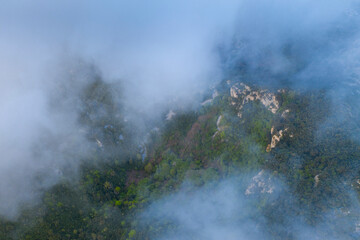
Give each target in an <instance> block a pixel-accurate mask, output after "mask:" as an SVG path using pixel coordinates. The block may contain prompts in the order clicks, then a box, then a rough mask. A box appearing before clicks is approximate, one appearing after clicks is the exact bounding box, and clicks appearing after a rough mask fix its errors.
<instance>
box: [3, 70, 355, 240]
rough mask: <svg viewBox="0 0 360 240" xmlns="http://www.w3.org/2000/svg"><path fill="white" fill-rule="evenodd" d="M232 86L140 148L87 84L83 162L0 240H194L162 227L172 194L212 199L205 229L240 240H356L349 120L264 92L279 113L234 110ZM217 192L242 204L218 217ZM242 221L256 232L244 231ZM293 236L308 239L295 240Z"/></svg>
mask: <svg viewBox="0 0 360 240" xmlns="http://www.w3.org/2000/svg"><path fill="white" fill-rule="evenodd" d="M235 84H239V80H232V81H225V80H224V81H223V82H221V83H220V84H219V85H218V86H217V87H216V88H215V89H210V90H209V94H208V98H210V99H211V100H209V101H206V102H205V103H204V104H203V105H201V106H199V107H198V108H197V109H195V110H181V109H180V110H179V109H174V111H175V113H176V115H174V116H170V117H168V118H167V120H163V121H154V124H152V125H151V124H150V126H148V128H147V132H146V134H145V135H146V137H139V136H140V133H139V132H137V130H136V127H135V126H134V124H133V123H132V122H131V121H126V120H124V115H123V112H124V111H125V110H124V109H123V108H122V107H121V106H119V105H117V104H116V103H115V101H114V97H115V96H114V94H118V93H114V92H112V91H111V89H112V88H111V87H112V86H111V84H108V83H104V82H103V81H102V80H101V78H100V77H95V78H94V80H93V81H92V82H91V83H90V84H89V85H88V86H87V87H86V88H84V90H83V93H82V96H81V101H82V105H83V107H82V108H81V111H80V112H79V116H78V121H79V123H81V124H82V125H83V126H84V128H85V129H86V131H87V138H88V139H89V142H91V143H92V145H91V147H90V150H89V151H90V153H91V154H89V155H90V156H91V157H86V158H84V159H82V165H81V167H80V169H79V173H78V176H77V177H72V178H69V177H67V175H66V173H64V175H63V178H62V180H61V181H60V182H59V183H58V184H56V185H55V186H53V187H52V188H51V189H49V190H47V191H46V192H45V193H44V194H43V195H42V196H41V200H40V201H39V202H38V203H37V204H36V205H35V206H23V210H22V211H21V215H20V216H19V217H18V218H17V219H15V220H7V219H2V220H1V224H0V239H7V240H11V239H27V240H31V239H34V240H35V239H36V240H40V239H44V240H45V239H46V240H50V239H93V240H102V239H203V238H202V237H204V235H200V234H201V232H199V231H197V230H196V228H194V229H188V228H184V224H179V219H177V218H176V217H173V216H177V214H178V213H177V212H175V210H174V208H177V207H179V208H180V211H181V205H182V201H181V199H182V198H181V195H182V194H185V195H186V196H189V198H190V199H194V201H200V202H202V201H203V202H204V204H207V201H208V200H207V198H213V201H214V202H215V204H210V207H209V208H204V209H205V211H206V212H205V213H202V215H203V216H204V218H207V217H208V216H209V217H210V218H211V216H212V214H210V213H211V212H219V213H220V214H219V216H217V217H214V218H215V220H214V221H216V222H217V223H218V224H219V225H220V226H222V224H225V225H226V224H230V225H231V226H234V227H235V228H236V229H237V228H241V229H243V228H244V229H245V230H243V233H244V234H245V238H244V239H260V238H262V237H261V236H266V238H263V239H302V237H303V236H310V238H312V239H315V238H314V236H316V237H320V238H319V239H325V238H329V239H333V238H335V239H358V238H359V237H360V235H359V234H360V232H359V228H360V212H359V208H358V206H357V205H356V203H357V202H358V196H359V193H360V182H359V179H360V175H359V173H360V172H359V170H360V169H359V167H360V166H359V158H360V144H359V142H358V139H356V137H354V133H356V132H357V131H358V130H359V129H358V127H359V126H358V123H357V122H356V116H353V115H355V114H356V113H355V112H352V109H351V107H350V108H349V107H347V106H345V105H344V106H339V107H338V109H336V110H334V106H333V104H334V101H335V100H336V99H335V100H334V99H333V98H330V96H331V95H330V94H329V90H328V89H317V90H312V91H297V90H294V89H277V90H274V91H273V96H274V98H276V100H277V101H278V102H277V103H278V106H277V107H278V109H276V111H274V112H271V111H269V109H268V108H267V106H266V105H264V104H263V103H262V102H261V99H260V100H259V99H256V98H255V99H250V100H253V101H250V100H249V101H244V98H245V97H246V96H245V95H240V94H238V95H237V98H236V99H235V98H234V97H233V96H232V95H231V94H230V91H231V88H232V87H233V86H234V85H235ZM250 86H251V88H252V89H255V90H257V91H261V90H262V87H261V86H254V85H250ZM255 90H254V91H255ZM213 91H216V94H213V95H212V96H213V98H211V94H212V92H213ZM266 91H270V90H266ZM206 99H207V98H205V99H204V100H206ZM346 101H348V102H351V101H352V99H347V100H346ZM346 101H342V102H343V103H344V102H346ZM241 103H244V104H243V106H241V109H239V104H241ZM344 104H345V103H344ZM240 111H241V117H239V112H240ZM165 114H166V113H164V119H165ZM340 115H342V116H346V117H344V119H346V121H347V122H346V124H343V122H342V120H341V119H340V118H339V116H340ZM281 130H282V133H283V134H282V135H281V137H279V140H278V141H276V142H275V143H276V146H275V145H274V146H273V147H271V148H270V145H269V144H270V143H271V142H272V139H273V138H274V134H275V133H274V132H277V133H279V132H280V131H281ZM224 186H235V189H236V191H237V194H239V197H237V198H235V200H234V202H235V203H233V204H245V207H239V209H240V210H241V212H237V214H234V215H232V214H230V215H229V214H228V215H226V214H225V213H226V212H227V211H228V210H229V209H228V207H227V205H226V204H224V202H223V200H217V199H218V197H219V196H222V195H224V198H227V197H228V196H227V195H226V194H225V193H226V192H225V193H221V194H220V195H219V193H218V192H219V191H220V190H221V189H226V187H224ZM219 189H220V190H219ZM19 191H21V190H19ZM199 193H201V194H202V195H198V194H199ZM218 195H219V196H218ZM179 196H180V200H179V201H180V202H176V201H175V203H176V204H175V206H174V205H172V202H171V199H177V197H179ZM204 196H205V197H204ZM219 198H220V199H221V197H219ZM169 199H170V200H169ZM199 199H200V200H199ZM240 199H241V200H240ZM164 201H165V203H164ZM166 201H168V204H166ZM169 201H170V203H169ZM236 201H241V202H242V203H238V202H236ZM184 204H185V203H184ZM194 204H195V203H194ZM166 208H169V209H166ZM246 209H251V211H248V210H247V211H246ZM184 211H185V210H184ZM224 212H225V213H224ZM223 214H225V215H223ZM197 217H198V216H195V217H194V218H195V220H194V221H197V220H196V219H198V218H197ZM190 220H191V219H189V221H190ZM250 220H251V222H256V226H253V225H251V224H250V225H246V224H247V223H248V222H250ZM205 222H206V221H205ZM244 224H245V226H248V227H244ZM226 226H227V225H226ZM219 228H220V227H219ZM304 229H307V230H306V231H309V235H301V234H303V232H304V231H305V230H304ZM309 229H310V230H309ZM223 236H224V238H223V239H227V237H226V236H227V235H226V233H224V235H223ZM220 238H221V237H220ZM220 238H219V239H220ZM231 239H232V238H231Z"/></svg>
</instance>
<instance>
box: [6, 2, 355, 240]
mask: <svg viewBox="0 0 360 240" xmlns="http://www.w3.org/2000/svg"><path fill="white" fill-rule="evenodd" d="M359 20H360V19H359V12H358V6H357V3H356V1H350V0H349V1H346V0H342V1H340V0H328V1H325V0H320V1H316V2H315V1H309V0H297V1H286V0H259V1H250V0H239V1H235V0H229V1H221V2H220V1H205V0H200V1H196V2H194V1H177V0H176V1H171V2H170V1H165V0H155V1H152V2H143V1H138V0H135V1H125V0H123V1H102V2H98V1H93V0H91V1H85V0H80V1H70V0H65V1H61V2H57V3H55V2H49V1H45V0H37V1H27V0H21V1H13V2H9V1H7V2H5V1H1V9H0V159H1V160H0V215H1V216H5V217H7V218H10V219H16V216H17V215H18V214H19V211H20V210H21V208H22V207H23V206H27V205H31V204H35V203H37V200H38V199H39V197H40V196H41V194H42V193H43V192H44V191H45V190H46V189H49V188H50V187H51V186H53V185H54V184H56V183H57V182H59V181H60V180H61V179H62V178H63V177H69V176H76V174H77V168H78V167H79V164H80V162H81V161H82V160H83V159H86V157H87V154H91V151H90V152H89V149H91V148H90V147H89V146H92V144H94V142H91V141H90V140H89V139H88V138H86V134H85V133H84V131H82V130H84V126H81V125H79V121H78V118H79V117H78V114H79V110H80V109H82V106H81V101H80V95H81V91H82V90H83V89H84V87H85V86H86V85H87V84H89V83H91V82H92V81H94V78H95V77H97V76H100V77H101V78H102V80H103V81H105V82H106V83H109V84H111V86H114V87H115V86H118V85H117V84H118V83H121V84H120V85H119V86H121V89H119V92H121V94H122V95H121V96H115V98H114V101H115V102H116V103H117V104H122V105H124V107H125V109H126V114H128V115H129V116H130V118H129V119H131V121H133V124H134V126H136V127H137V128H139V129H142V128H143V126H142V125H143V124H144V122H143V121H144V120H145V119H148V118H152V117H154V118H161V117H163V115H164V113H165V112H166V111H168V110H169V109H171V108H175V107H178V106H182V107H183V108H186V109H194V108H196V107H198V106H199V104H200V102H201V101H202V100H204V99H203V96H202V94H203V93H204V92H205V91H206V90H207V89H208V88H209V87H211V86H214V85H215V84H216V83H219V82H220V81H221V80H226V79H228V78H240V79H242V80H246V81H248V82H251V83H259V84H264V85H266V86H267V87H269V86H270V87H274V88H275V87H279V86H281V87H284V86H286V87H293V88H300V89H305V90H307V89H314V88H315V89H318V88H330V87H331V88H332V91H330V94H332V95H333V96H334V98H333V99H334V106H336V105H337V104H338V102H337V98H335V97H338V96H340V99H341V101H345V100H348V99H346V96H348V94H349V93H351V92H350V91H349V88H352V90H354V89H355V90H357V86H358V82H359V81H358V76H359V64H358V63H359V59H358V56H359V54H358V53H359V50H360V45H359V44H360V43H359V41H358V37H359V31H358V30H359V29H358V23H359ZM94 69H95V70H94ZM93 70H94V71H93ZM239 72H242V73H244V74H243V75H240V74H239ZM333 86H336V88H333ZM354 86H355V87H354ZM115 92H116V91H115ZM119 99H120V100H119ZM344 99H345V100H344ZM355 99H356V100H358V99H359V98H357V97H356V98H355ZM334 109H335V108H334ZM356 109H358V108H357V107H355V111H356ZM335 113H336V112H335ZM334 115H336V114H334ZM134 116H136V117H138V118H140V119H139V120H134V119H135V117H134ZM337 119H338V118H337ZM346 120H347V118H346V117H345V118H342V119H341V122H346ZM326 124H328V123H326ZM85 130H86V127H85ZM354 137H356V138H357V137H358V136H357V135H356V136H354ZM69 169H70V172H69ZM65 173H66V174H65ZM277 184H279V185H280V186H281V187H280V188H282V186H283V185H282V184H281V183H277ZM242 188H243V187H242ZM242 188H241V187H239V186H238V185H237V184H236V183H234V181H232V180H229V181H228V182H224V183H219V184H218V185H216V186H212V187H209V188H208V189H205V190H204V189H200V190H199V192H198V193H193V194H190V195H189V194H188V193H184V191H180V192H179V193H178V194H175V195H174V196H171V197H169V198H165V199H162V200H160V201H159V203H158V204H160V206H158V205H156V204H155V205H154V206H152V207H150V208H149V210H148V213H150V215H151V217H154V218H156V217H158V218H168V217H170V218H171V220H173V221H175V223H176V224H177V225H178V226H180V230H179V231H181V232H189V233H196V234H197V235H196V236H197V237H198V238H199V239H249V238H250V239H266V238H265V237H264V234H266V231H263V230H262V228H261V226H262V224H264V223H263V222H262V220H261V219H262V218H261V217H260V218H259V215H260V216H261V214H262V213H259V212H257V210H256V209H254V207H253V205H252V203H251V201H249V199H248V198H246V197H244V196H243V190H244V189H242ZM239 189H240V190H241V191H240V190H239ZM286 194H287V193H286V191H285V195H284V196H285V198H287V197H289V199H292V198H291V196H288V195H286ZM280 195H281V194H280ZM250 200H251V199H250ZM354 202H357V201H355V200H354ZM219 206H222V207H221V208H219ZM354 206H355V208H358V205H357V203H354ZM159 208H162V210H159ZM154 209H155V210H154ZM177 209H178V210H177ZM211 209H214V210H213V211H212V210H211ZM169 212H170V213H171V214H170V216H169ZM155 213H156V214H158V215H156V214H155ZM209 213H211V214H210V215H209ZM235 214H236V216H234V215H235ZM254 214H255V216H254ZM329 214H330V215H331V214H332V213H329ZM330 215H329V216H330ZM255 218H256V220H254V219H255ZM324 218H325V217H324ZM218 219H223V220H225V221H224V223H221V224H220V225H219V221H218ZM233 219H235V220H236V221H235V222H233ZM259 219H260V221H259ZM331 219H332V218H331ZM299 221H300V222H301V225H300V227H299V225H296V224H295V223H297V222H299ZM239 222H240V224H239ZM296 227H298V228H296ZM289 228H290V229H292V230H293V231H294V233H295V234H298V236H299V239H305V237H307V238H309V236H311V237H310V238H316V237H319V236H318V235H317V231H320V230H319V229H321V227H320V228H319V229H317V230H316V231H315V230H314V229H312V228H311V227H310V226H308V225H306V224H305V223H302V220H299V219H297V218H296V217H294V218H293V217H292V216H290V220H289ZM320 232H321V233H322V231H320ZM323 232H327V230H324V231H323ZM307 233H308V234H309V235H306V236H304V237H303V238H302V235H303V234H307ZM175 234H176V233H175ZM175 236H176V237H175ZM321 236H322V235H320V237H321ZM157 237H158V238H159V239H169V238H171V239H187V236H186V235H185V236H183V235H169V234H168V233H166V234H165V235H164V236H157Z"/></svg>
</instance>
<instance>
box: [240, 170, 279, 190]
mask: <svg viewBox="0 0 360 240" xmlns="http://www.w3.org/2000/svg"><path fill="white" fill-rule="evenodd" d="M274 190H275V186H274V184H273V182H272V180H271V176H270V175H268V174H266V173H265V171H264V170H261V171H260V172H259V173H258V174H257V175H256V176H254V177H253V178H252V179H251V183H250V184H249V186H248V187H247V188H246V190H245V195H251V194H255V193H268V194H271V193H273V192H274Z"/></svg>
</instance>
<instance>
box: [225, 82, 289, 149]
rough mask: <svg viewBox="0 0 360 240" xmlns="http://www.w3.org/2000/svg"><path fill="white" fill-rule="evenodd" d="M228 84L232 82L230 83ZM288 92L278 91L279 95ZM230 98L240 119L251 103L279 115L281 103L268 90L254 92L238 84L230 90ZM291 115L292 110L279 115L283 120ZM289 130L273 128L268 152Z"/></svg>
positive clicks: (242, 84)
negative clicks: (258, 102)
mask: <svg viewBox="0 0 360 240" xmlns="http://www.w3.org/2000/svg"><path fill="white" fill-rule="evenodd" d="M228 84H230V82H229V81H228ZM285 91H286V90H284V89H280V90H278V92H279V93H284V92H285ZM230 96H231V101H230V103H231V105H233V106H235V107H236V109H237V110H238V113H237V115H238V117H239V118H242V109H243V107H244V105H245V104H247V103H249V102H251V101H260V103H262V104H263V105H264V106H265V107H266V108H267V109H268V110H269V111H270V112H272V113H273V114H276V113H278V111H279V109H280V103H279V101H278V100H277V99H276V94H275V93H272V92H270V91H269V90H267V89H263V90H254V89H252V88H251V87H250V86H248V85H246V84H244V83H236V84H234V85H233V86H232V87H231V88H230ZM289 113H290V109H285V110H284V111H283V112H281V113H279V114H281V115H280V116H281V117H282V118H287V116H288V114H289ZM288 130H289V129H288V128H285V129H280V130H275V127H274V126H273V127H272V128H271V142H270V143H269V145H268V146H267V148H266V151H267V152H270V151H271V149H273V148H275V147H276V145H277V144H278V143H279V142H280V140H281V139H282V138H283V136H284V134H285V133H286V132H288ZM289 136H290V137H293V136H294V135H293V134H292V133H290V134H289Z"/></svg>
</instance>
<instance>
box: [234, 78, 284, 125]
mask: <svg viewBox="0 0 360 240" xmlns="http://www.w3.org/2000/svg"><path fill="white" fill-rule="evenodd" d="M230 96H231V98H232V100H231V105H236V104H237V100H240V104H238V106H237V109H238V110H239V113H238V116H239V117H240V118H241V117H242V113H241V110H242V108H243V107H244V105H245V104H246V103H248V102H251V101H256V100H259V101H260V102H261V103H262V104H263V105H264V106H265V107H266V108H267V109H268V110H269V111H271V112H272V113H274V114H275V113H276V112H277V111H278V110H279V101H278V100H277V99H276V95H275V94H274V93H272V92H270V91H269V90H266V89H265V90H259V91H256V90H253V89H251V87H250V86H248V85H246V84H244V83H237V84H235V85H233V86H232V87H231V88H230Z"/></svg>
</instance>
